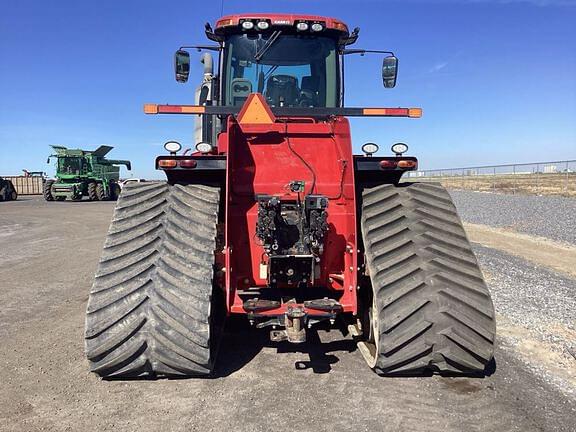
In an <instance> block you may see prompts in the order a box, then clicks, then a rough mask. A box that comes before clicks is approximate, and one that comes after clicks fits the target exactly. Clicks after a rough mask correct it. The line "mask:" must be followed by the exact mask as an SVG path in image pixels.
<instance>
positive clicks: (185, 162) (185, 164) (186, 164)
mask: <svg viewBox="0 0 576 432" xmlns="http://www.w3.org/2000/svg"><path fill="white" fill-rule="evenodd" d="M196 165H198V162H196V160H194V159H181V160H180V167H181V168H196Z"/></svg>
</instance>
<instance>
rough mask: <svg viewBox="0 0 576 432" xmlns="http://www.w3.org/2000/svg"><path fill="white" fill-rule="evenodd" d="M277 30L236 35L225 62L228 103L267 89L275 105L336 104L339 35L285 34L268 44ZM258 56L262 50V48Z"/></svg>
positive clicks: (326, 105) (231, 42) (237, 104)
mask: <svg viewBox="0 0 576 432" xmlns="http://www.w3.org/2000/svg"><path fill="white" fill-rule="evenodd" d="M272 35H273V34H254V35H248V34H241V35H232V36H230V37H229V38H228V40H227V47H228V49H227V50H226V57H225V60H224V61H225V63H224V74H225V78H224V79H225V81H224V89H223V90H224V105H236V106H239V105H242V104H243V103H244V101H245V100H246V98H247V97H248V95H249V94H250V93H255V92H258V93H262V94H263V95H264V97H265V98H266V100H267V101H268V103H269V104H270V106H275V107H280V106H287V107H335V106H337V103H338V97H337V96H338V86H339V82H338V73H337V72H338V64H337V51H336V41H335V40H334V39H332V38H329V37H318V36H309V35H284V34H280V35H279V36H278V38H277V39H276V40H275V41H273V43H271V44H269V46H268V47H267V48H266V49H265V50H262V48H263V47H264V45H265V44H266V41H267V40H268V39H269V38H270V37H271V36H272ZM262 52H263V55H261V57H260V59H259V60H258V61H257V60H255V56H256V53H262Z"/></svg>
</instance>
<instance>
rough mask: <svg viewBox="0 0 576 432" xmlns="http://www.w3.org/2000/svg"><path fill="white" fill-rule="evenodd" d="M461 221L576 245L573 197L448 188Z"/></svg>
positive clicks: (575, 215) (575, 217) (575, 216)
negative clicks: (508, 193) (508, 229)
mask: <svg viewBox="0 0 576 432" xmlns="http://www.w3.org/2000/svg"><path fill="white" fill-rule="evenodd" d="M450 195H452V198H453V200H454V204H456V208H457V209H458V213H459V214H460V217H461V218H462V220H463V221H464V222H470V223H474V224H482V225H489V226H492V227H498V228H510V229H512V230H514V231H517V232H520V233H524V234H529V235H533V236H539V237H545V238H548V239H550V240H555V241H558V242H563V243H569V244H571V245H576V199H575V198H568V197H558V196H533V195H507V194H496V193H486V192H471V191H460V190H451V191H450Z"/></svg>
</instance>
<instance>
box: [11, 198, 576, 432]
mask: <svg viewBox="0 0 576 432" xmlns="http://www.w3.org/2000/svg"><path fill="white" fill-rule="evenodd" d="M112 208H113V203H99V202H94V203H89V202H84V203H45V202H43V201H42V200H40V199H33V200H30V199H24V198H23V199H22V200H21V201H18V202H14V203H2V206H0V244H1V247H0V281H2V289H0V304H2V305H3V307H2V308H1V309H0V340H1V341H2V343H1V344H0V430H1V431H63V430H68V431H77V430H85V431H99V432H102V431H107V430H110V431H112V430H114V431H117V430H118V431H134V430H138V431H141V432H144V431H155V432H156V431H170V432H172V431H202V432H208V431H222V430H234V431H251V432H255V431H268V430H294V429H295V428H297V429H298V430H300V431H315V432H319V431H330V432H334V431H348V430H357V431H368V430H369V431H408V430H409V431H426V432H431V431H443V432H447V431H454V432H456V431H458V432H460V431H490V432H492V431H519V432H520V431H522V432H526V431H559V432H560V431H562V432H563V431H567V432H572V431H574V423H575V421H574V420H575V418H576V403H575V400H576V399H574V398H573V397H571V396H569V395H566V393H565V392H561V391H559V390H558V387H557V386H556V385H552V384H553V383H552V384H551V381H550V380H549V379H548V377H547V375H545V373H544V372H545V371H542V370H541V369H538V368H535V367H533V366H532V365H530V364H529V363H527V362H526V361H524V360H523V359H522V358H521V357H520V356H519V353H518V352H517V349H518V347H519V344H517V343H510V340H509V339H504V338H502V337H500V336H499V338H498V346H497V349H496V371H495V372H494V373H493V374H492V375H491V376H488V377H487V378H485V379H471V378H441V377H429V378H395V379H385V378H379V377H378V376H376V375H375V374H374V373H373V372H372V371H370V370H369V369H368V367H367V366H366V365H365V363H364V361H363V359H362V356H361V355H360V353H359V352H358V351H357V350H356V346H355V344H354V342H353V341H352V340H351V339H350V337H349V336H348V337H346V336H343V335H342V334H340V332H339V331H337V330H332V331H330V332H327V331H319V332H318V333H317V334H315V333H312V334H311V335H310V338H309V342H308V343H305V344H302V345H299V346H294V345H287V344H279V345H277V344H272V343H270V342H269V340H268V338H267V335H266V332H265V331H260V332H255V331H253V330H248V329H246V325H239V324H238V322H230V323H229V326H228V330H227V332H226V335H225V339H224V341H223V343H222V348H221V352H220V354H219V358H218V362H217V366H216V370H217V373H216V377H215V378H214V379H209V380H199V379H189V380H159V381H101V380H99V379H98V378H97V377H96V376H95V375H94V374H91V373H89V372H88V364H87V361H86V359H85V356H84V352H83V351H84V347H83V338H82V336H83V330H84V313H85V308H86V300H87V296H88V291H89V288H90V285H91V283H92V278H93V275H94V270H95V268H96V263H97V261H98V257H99V256H100V253H101V249H102V242H103V240H104V237H105V234H106V231H107V229H108V224H109V220H110V216H111V214H112ZM87 227H89V229H87ZM479 253H480V255H481V260H482V262H483V263H485V264H484V265H488V266H491V267H492V268H491V269H488V270H489V271H492V270H493V271H494V274H493V275H492V279H491V280H490V281H489V283H490V284H492V285H493V286H492V290H493V291H494V293H495V298H496V300H497V307H500V306H498V304H499V302H500V301H504V300H503V299H505V298H506V297H505V296H504V293H502V292H500V290H499V288H498V287H499V286H503V284H501V283H499V280H500V279H502V278H505V276H506V275H507V274H508V272H509V270H510V269H509V268H508V267H507V264H506V262H504V261H502V262H500V261H497V260H496V259H495V258H493V255H491V252H490V251H483V250H479ZM488 255H489V256H488ZM485 256H488V258H486V257H485ZM504 258H505V257H504ZM487 260H488V261H487ZM490 260H493V261H490ZM515 265H516V266H517V267H522V265H523V264H522V263H518V264H515ZM524 267H526V266H524ZM532 270H533V269H531V268H528V269H526V268H522V269H519V270H518V271H517V273H518V274H524V273H526V272H528V273H530V271H532ZM546 277H549V276H546ZM512 282H513V281H510V283H512ZM522 283H524V281H523V280H520V279H519V280H518V284H520V285H521V284H522ZM530 283H532V282H530ZM555 286H556V285H552V286H550V287H549V288H550V289H551V290H554V289H555ZM507 289H509V290H514V292H520V289H521V287H519V286H512V287H508V288H507ZM502 290H505V288H502ZM528 297H529V296H528ZM506 299H507V300H506V301H509V302H511V301H512V299H511V298H506ZM518 303H520V302H518ZM540 304H541V303H536V304H535V305H534V308H537V307H539V306H538V305H540ZM506 307H508V308H513V304H512V303H510V304H508V305H507V306H506ZM551 307H552V305H551ZM554 307H555V306H554ZM502 310H503V313H504V312H505V310H506V309H502ZM509 313H510V314H512V315H514V316H516V315H515V314H516V312H515V311H511V312H509ZM524 313H527V312H525V311H524V310H522V311H521V312H519V313H518V314H519V315H521V314H524ZM532 313H534V314H535V315H537V314H536V312H535V311H532ZM563 316H564V313H561V314H559V315H555V314H554V315H552V317H553V318H554V320H555V319H556V318H561V317H563ZM518 319H520V318H519V317H518ZM519 322H520V321H519ZM562 323H564V321H562ZM563 325H564V324H563Z"/></svg>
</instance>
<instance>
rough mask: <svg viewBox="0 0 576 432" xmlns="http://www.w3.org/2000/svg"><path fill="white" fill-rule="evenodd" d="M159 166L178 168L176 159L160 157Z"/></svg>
mask: <svg viewBox="0 0 576 432" xmlns="http://www.w3.org/2000/svg"><path fill="white" fill-rule="evenodd" d="M158 166H159V167H160V168H176V159H160V160H159V161H158Z"/></svg>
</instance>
